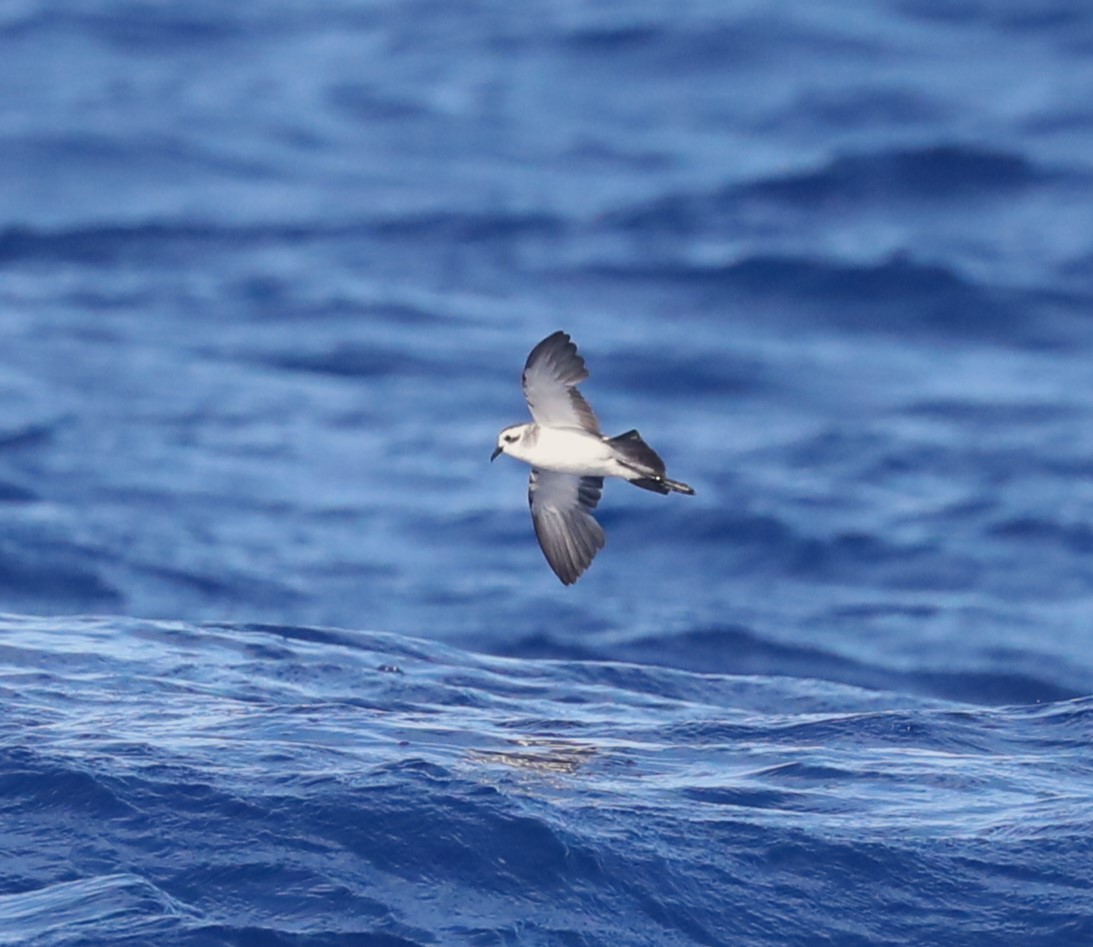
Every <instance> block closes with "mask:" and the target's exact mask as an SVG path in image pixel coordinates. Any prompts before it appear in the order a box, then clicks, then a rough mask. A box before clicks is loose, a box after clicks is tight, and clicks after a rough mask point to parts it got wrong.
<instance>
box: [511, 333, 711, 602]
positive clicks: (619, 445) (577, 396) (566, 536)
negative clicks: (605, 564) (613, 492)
mask: <svg viewBox="0 0 1093 947" xmlns="http://www.w3.org/2000/svg"><path fill="white" fill-rule="evenodd" d="M586 378H588V369H587V368H586V367H585V363H584V359H583V358H581V356H580V354H579V353H578V352H577V346H576V344H575V343H574V342H573V340H572V339H571V338H570V337H569V335H568V334H567V333H565V332H562V331H561V330H559V331H557V332H554V333H553V334H551V335H548V336H547V337H546V338H545V339H543V341H542V342H540V343H539V344H538V345H536V346H535V348H533V349H532V350H531V354H529V355H528V358H527V362H526V363H525V365H524V373H523V376H522V382H523V387H524V398H525V400H526V401H527V404H528V409H529V410H530V411H531V417H532V419H533V420H532V423H530V424H512V425H510V426H509V427H506V428H504V429H503V430H502V431H501V433H500V434H498V435H497V447H496V449H495V450H494V452H493V454H492V455H491V456H490V460H491V461H494V460H496V459H497V458H498V456H500V455H501V454H508V455H509V456H510V457H514V458H516V459H517V460H522V461H524V463H527V464H530V465H531V479H530V480H529V482H528V504H529V505H530V506H531V521H532V524H533V525H534V527H535V536H536V538H537V539H538V540H539V546H540V548H541V549H542V550H543V555H544V556H546V560H547V562H548V563H549V564H550V568H551V569H553V570H554V574H555V575H556V576H558V578H559V579H560V580H561V581H562V584H563V585H572V584H573V583H574V582H576V581H577V579H579V578H580V577H581V575H582V574H583V573H584V571H585V570H586V569H587V568H588V567H589V565H590V564H591V563H592V560H593V559H594V558H595V556H596V553H598V552H599V551H600V550H601V549H603V547H604V544H605V543H606V542H607V539H606V537H605V536H604V532H603V527H602V526H600V524H599V523H598V522H597V521H596V518H595V517H594V516H593V515H592V511H593V510H594V509H596V506H597V505H598V504H599V502H600V496H601V494H602V492H603V482H604V479H605V478H607V477H619V478H620V479H622V480H626V481H627V482H628V483H632V484H633V485H634V486H635V487H641V488H642V489H643V490H651V491H653V492H654V493H661V494H665V495H667V494H669V493H683V494H687V495H688V496H693V495H694V489H693V488H691V487H690V486H689V485H687V484H685V483H681V482H680V481H678V480H670V479H669V478H668V477H667V476H666V474H665V466H664V461H663V460H661V459H660V455H659V454H657V452H656V451H655V450H653V448H651V447H650V446H649V445H648V444H646V443H645V441H644V440H642V437H641V435H640V434H639V433H638V432H637V431H636V430H631V431H627V432H626V433H624V434H619V435H618V436H617V437H607V436H606V435H604V434H603V433H602V432H601V431H600V423H599V421H598V420H597V419H596V415H595V412H593V410H592V407H591V406H590V405H589V403H588V402H587V401H585V399H584V396H583V395H582V394H581V393H580V391H578V390H577V385H578V384H579V383H580V382H582V381H584V380H585V379H586Z"/></svg>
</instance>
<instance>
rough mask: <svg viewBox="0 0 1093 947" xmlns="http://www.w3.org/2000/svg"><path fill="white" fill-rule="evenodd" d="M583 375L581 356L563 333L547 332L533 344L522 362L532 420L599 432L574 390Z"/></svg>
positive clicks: (553, 425) (593, 417)
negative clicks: (537, 342)
mask: <svg viewBox="0 0 1093 947" xmlns="http://www.w3.org/2000/svg"><path fill="white" fill-rule="evenodd" d="M587 377H588V369H587V368H585V365H584V359H583V358H581V356H580V355H578V354H577V346H576V345H574V344H573V341H572V340H571V339H570V338H569V336H568V335H566V334H565V333H564V332H555V333H554V334H553V335H548V336H547V337H546V338H545V339H543V341H542V342H540V343H539V344H538V345H537V346H535V348H533V349H532V350H531V354H530V355H529V356H528V360H527V363H526V364H525V365H524V397H525V398H526V399H527V402H528V408H529V409H531V416H532V417H533V418H534V419H535V421H536V423H537V424H541V425H543V427H571V428H579V429H580V430H583V431H588V432H589V433H590V434H599V433H600V422H599V421H597V420H596V415H595V414H594V413H593V411H592V409H591V408H590V407H589V405H588V402H587V401H585V400H584V397H583V396H582V395H581V393H580V392H579V391H578V390H577V383H578V382H582V381H584V380H585V379H586V378H587Z"/></svg>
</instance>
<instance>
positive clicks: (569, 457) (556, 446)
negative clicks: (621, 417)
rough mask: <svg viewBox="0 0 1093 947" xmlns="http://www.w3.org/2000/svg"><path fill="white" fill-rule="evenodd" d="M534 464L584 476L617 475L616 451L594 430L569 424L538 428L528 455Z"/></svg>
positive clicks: (543, 468) (527, 457)
mask: <svg viewBox="0 0 1093 947" xmlns="http://www.w3.org/2000/svg"><path fill="white" fill-rule="evenodd" d="M525 459H526V460H527V462H528V463H529V464H531V465H532V466H533V467H538V468H540V469H541V470H554V471H557V472H558V473H569V474H579V475H582V476H606V477H610V476H618V474H617V472H616V471H615V466H616V462H615V459H614V452H613V451H612V450H611V448H610V446H609V445H608V444H606V443H605V442H604V440H603V439H602V438H600V437H597V436H596V435H595V434H589V433H587V432H586V431H578V430H576V429H569V428H542V427H541V428H539V437H538V440H537V441H536V443H535V444H534V445H533V446H532V447H531V448H530V449H529V450H528V451H527V456H526V457H525Z"/></svg>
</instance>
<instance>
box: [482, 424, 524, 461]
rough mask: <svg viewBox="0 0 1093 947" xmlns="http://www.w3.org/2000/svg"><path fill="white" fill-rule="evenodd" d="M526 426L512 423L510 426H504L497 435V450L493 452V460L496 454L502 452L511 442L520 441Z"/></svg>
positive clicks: (516, 442) (510, 445)
mask: <svg viewBox="0 0 1093 947" xmlns="http://www.w3.org/2000/svg"><path fill="white" fill-rule="evenodd" d="M526 428H527V425H526V424H514V425H512V427H507V428H505V429H504V430H503V431H502V432H501V433H500V434H498V435H497V450H495V451H494V452H493V457H491V458H490V460H493V459H494V458H496V457H497V455H498V454H503V453H505V451H507V450H508V449H509V448H510V447H512V445H513V444H518V443H520V438H522V437H523V436H524V430H525V429H526Z"/></svg>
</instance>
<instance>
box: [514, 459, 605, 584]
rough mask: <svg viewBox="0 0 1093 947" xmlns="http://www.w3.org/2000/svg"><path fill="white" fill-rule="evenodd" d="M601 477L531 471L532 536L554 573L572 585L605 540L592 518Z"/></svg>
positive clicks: (597, 498)
mask: <svg viewBox="0 0 1093 947" xmlns="http://www.w3.org/2000/svg"><path fill="white" fill-rule="evenodd" d="M602 492H603V477H578V476H576V475H575V474H563V473H555V472H554V471H550V470H539V469H537V468H533V469H532V471H531V480H530V481H529V482H528V503H529V504H530V506H531V520H532V523H533V524H534V526H535V537H536V538H537V539H538V540H539V547H540V548H541V549H542V550H543V555H544V556H546V560H547V562H548V563H550V568H551V569H553V570H554V574H555V575H557V576H558V578H559V579H561V580H562V582H563V584H565V585H572V584H573V583H574V582H576V581H577V579H578V578H580V576H581V573H583V572H584V570H585V569H587V568H588V566H589V565H590V564H591V562H592V560H593V559H594V558H595V557H596V553H597V552H599V551H600V550H601V549H603V547H604V544H605V543H606V542H607V538H606V537H605V536H604V533H603V527H601V526H600V524H599V523H598V522H596V518H595V517H594V516H593V515H592V510H594V509H595V508H596V506H597V504H598V503H599V502H600V495H601V493H602Z"/></svg>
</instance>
